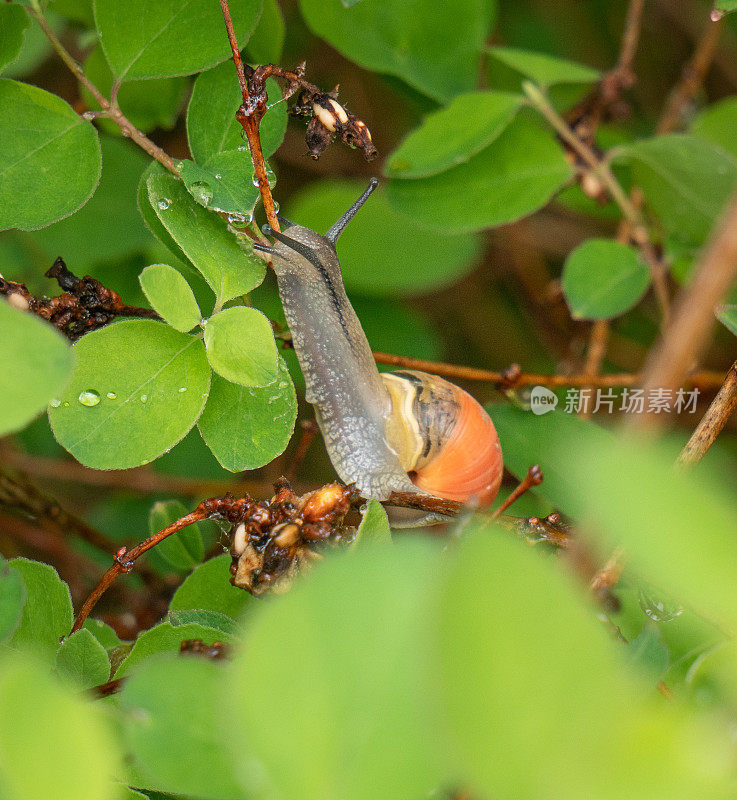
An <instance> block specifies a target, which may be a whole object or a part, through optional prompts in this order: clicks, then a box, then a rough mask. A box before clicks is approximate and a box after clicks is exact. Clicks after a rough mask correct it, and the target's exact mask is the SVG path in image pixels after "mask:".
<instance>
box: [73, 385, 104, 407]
mask: <svg viewBox="0 0 737 800" xmlns="http://www.w3.org/2000/svg"><path fill="white" fill-rule="evenodd" d="M77 400H79V402H80V403H81V404H82V405H83V406H87V408H92V407H93V406H96V405H97V404H98V403H99V402H100V394H99V393H98V392H96V391H95V390H94V389H85V391H83V392H80V393H79V397H78V398H77Z"/></svg>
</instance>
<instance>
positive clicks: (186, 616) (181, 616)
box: [169, 608, 238, 637]
mask: <svg viewBox="0 0 737 800" xmlns="http://www.w3.org/2000/svg"><path fill="white" fill-rule="evenodd" d="M169 622H171V624H172V625H173V626H174V627H175V628H180V627H182V626H188V625H200V626H202V627H203V628H207V629H208V630H217V631H220V633H222V634H223V635H224V636H226V637H231V636H235V634H236V633H237V631H238V628H237V626H236V624H235V621H234V620H233V619H231V617H229V616H228V615H227V614H221V613H220V612H219V611H211V610H210V609H207V608H187V609H183V610H181V611H177V610H174V611H169Z"/></svg>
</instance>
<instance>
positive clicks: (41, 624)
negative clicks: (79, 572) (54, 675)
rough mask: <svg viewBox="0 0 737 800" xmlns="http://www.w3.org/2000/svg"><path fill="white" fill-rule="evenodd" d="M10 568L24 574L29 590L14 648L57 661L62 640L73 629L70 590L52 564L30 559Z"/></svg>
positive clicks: (16, 561)
mask: <svg viewBox="0 0 737 800" xmlns="http://www.w3.org/2000/svg"><path fill="white" fill-rule="evenodd" d="M9 564H10V566H11V567H12V568H13V569H15V570H17V571H18V572H19V573H20V575H21V577H22V578H23V583H24V584H25V587H26V603H25V606H24V607H23V617H22V619H21V621H20V625H19V626H18V628H17V629H16V631H15V633H14V634H13V638H12V639H11V640H10V645H11V647H14V648H16V649H18V650H27V651H30V652H33V653H37V654H38V655H40V656H41V657H42V658H44V659H47V660H49V661H53V659H54V654H55V653H56V649H57V647H59V641H60V640H61V637H62V636H66V635H67V634H68V633H69V630H70V629H71V627H72V621H73V616H74V614H73V611H72V598H71V596H70V594H69V587H68V586H67V585H66V583H64V581H63V580H62V579H61V578H60V577H59V575H58V573H57V572H56V570H55V569H54V568H53V567H50V566H49V565H48V564H41V563H40V562H38V561H30V560H29V559H27V558H14V559H12V560H11V561H10V562H9Z"/></svg>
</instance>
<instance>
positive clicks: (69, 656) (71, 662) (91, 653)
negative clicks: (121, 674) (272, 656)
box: [56, 629, 110, 689]
mask: <svg viewBox="0 0 737 800" xmlns="http://www.w3.org/2000/svg"><path fill="white" fill-rule="evenodd" d="M56 669H57V671H58V672H59V673H60V674H61V675H62V676H64V677H66V678H68V679H69V680H71V681H72V682H73V683H74V684H75V685H76V686H78V687H79V689H87V688H90V687H92V686H99V685H100V684H103V683H106V682H107V681H108V680H109V679H110V659H109V658H108V655H107V650H105V648H104V647H103V646H102V645H101V644H100V643H99V642H98V641H97V639H96V638H95V637H94V636H93V635H92V634H91V633H90V632H89V631H88V630H84V629H82V630H79V631H76V633H73V634H72V635H71V636H67V638H66V639H64V641H63V642H62V643H61V644H60V645H59V649H58V650H57V651H56Z"/></svg>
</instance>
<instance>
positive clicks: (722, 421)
mask: <svg viewBox="0 0 737 800" xmlns="http://www.w3.org/2000/svg"><path fill="white" fill-rule="evenodd" d="M735 408H737V361H735V362H734V364H732V366H731V367H730V368H729V372H728V373H727V377H726V378H725V379H724V383H723V384H722V388H721V389H720V390H719V392H718V393H717V396H716V397H715V398H714V400H713V401H712V403H711V405H710V406H709V408H708V409H707V410H706V413H705V414H704V416H703V417H702V419H701V422H699V424H698V425H697V426H696V430H695V431H694V432H693V434H692V435H691V438H690V439H689V440H688V442H687V443H686V446H685V447H684V448H683V450H681V453H680V455H679V456H678V462H677V463H679V464H698V463H699V461H701V459H702V458H703V457H704V456H705V455H706V451H707V450H708V449H709V448H710V447H711V446H712V445H713V444H714V442H715V441H716V438H717V436H719V434H720V433H721V431H722V429H723V428H724V426H725V425H726V424H727V420H728V419H729V418H730V417H731V416H732V413H733V412H734V410H735Z"/></svg>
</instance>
